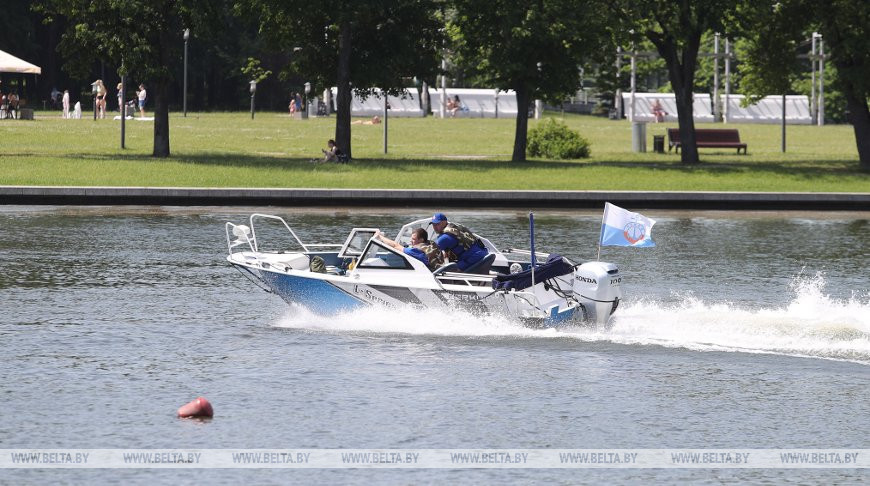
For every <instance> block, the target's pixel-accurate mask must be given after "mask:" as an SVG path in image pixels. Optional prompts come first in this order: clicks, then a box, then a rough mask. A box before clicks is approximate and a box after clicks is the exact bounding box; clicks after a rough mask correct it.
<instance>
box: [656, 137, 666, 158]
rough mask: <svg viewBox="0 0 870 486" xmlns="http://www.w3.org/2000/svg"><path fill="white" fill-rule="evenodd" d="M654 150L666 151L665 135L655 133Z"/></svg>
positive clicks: (659, 152) (660, 152)
mask: <svg viewBox="0 0 870 486" xmlns="http://www.w3.org/2000/svg"><path fill="white" fill-rule="evenodd" d="M653 152H655V153H657V154H663V153H665V136H664V135H653Z"/></svg>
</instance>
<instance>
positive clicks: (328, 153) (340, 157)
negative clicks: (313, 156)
mask: <svg viewBox="0 0 870 486" xmlns="http://www.w3.org/2000/svg"><path fill="white" fill-rule="evenodd" d="M326 145H327V148H326V150H321V152H323V161H324V162H340V163H347V159H348V157H347V154H345V153H344V152H342V151H341V149H340V148H338V145H336V144H335V140H332V139H329V141H328V142H326Z"/></svg>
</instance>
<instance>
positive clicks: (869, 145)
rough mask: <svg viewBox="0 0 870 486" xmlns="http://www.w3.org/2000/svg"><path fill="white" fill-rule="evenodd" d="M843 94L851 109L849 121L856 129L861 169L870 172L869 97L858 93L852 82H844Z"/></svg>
mask: <svg viewBox="0 0 870 486" xmlns="http://www.w3.org/2000/svg"><path fill="white" fill-rule="evenodd" d="M843 94H844V95H845V97H846V107H847V108H848V109H849V122H850V123H851V124H852V129H853V130H854V131H855V142H856V143H857V145H858V160H859V161H860V162H859V164H860V167H861V170H863V171H865V172H870V110H868V107H867V97H866V96H864V95H863V93H856V92H855V87H854V85H852V83H850V82H846V83H843Z"/></svg>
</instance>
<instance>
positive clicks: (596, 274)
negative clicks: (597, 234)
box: [574, 262, 622, 329]
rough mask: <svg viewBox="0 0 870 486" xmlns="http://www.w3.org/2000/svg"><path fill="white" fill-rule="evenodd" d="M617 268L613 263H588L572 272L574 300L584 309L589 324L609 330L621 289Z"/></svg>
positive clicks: (620, 296) (620, 295)
mask: <svg viewBox="0 0 870 486" xmlns="http://www.w3.org/2000/svg"><path fill="white" fill-rule="evenodd" d="M621 282H622V277H620V276H619V268H617V266H616V265H615V264H613V263H605V262H588V263H584V264H583V265H580V266H579V267H577V269H576V270H574V298H576V299H577V300H579V301H580V303H581V304H583V306H584V307H585V308H586V316H587V319H589V322H592V323H595V324H598V325H602V326H604V327H605V328H606V329H610V327H611V324H610V316H611V314H613V313H614V312H615V311H616V307H617V306H618V305H619V301H620V299H622V288H621V287H620V283H621Z"/></svg>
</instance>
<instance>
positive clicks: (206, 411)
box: [178, 397, 214, 418]
mask: <svg viewBox="0 0 870 486" xmlns="http://www.w3.org/2000/svg"><path fill="white" fill-rule="evenodd" d="M178 416H179V417H182V418H188V417H213V416H214V409H212V408H211V403H209V402H208V400H206V399H205V398H203V397H197V398H196V399H195V400H192V401H191V402H190V403H188V404H186V405H184V406H182V407H181V408H179V409H178Z"/></svg>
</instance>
